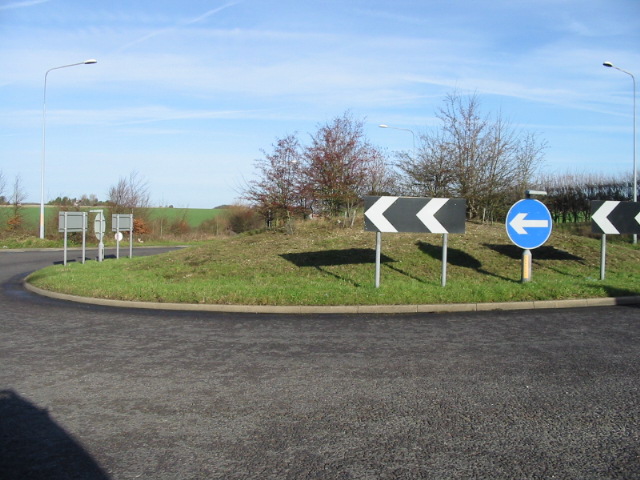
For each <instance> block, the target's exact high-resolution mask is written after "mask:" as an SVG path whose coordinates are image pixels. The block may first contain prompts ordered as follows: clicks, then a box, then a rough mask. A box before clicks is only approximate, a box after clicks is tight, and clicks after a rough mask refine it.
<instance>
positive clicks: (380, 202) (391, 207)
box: [364, 196, 467, 288]
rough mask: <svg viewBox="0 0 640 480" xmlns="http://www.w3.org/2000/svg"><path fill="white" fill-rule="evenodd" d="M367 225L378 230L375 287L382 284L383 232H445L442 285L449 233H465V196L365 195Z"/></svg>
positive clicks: (366, 226) (445, 269)
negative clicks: (381, 256)
mask: <svg viewBox="0 0 640 480" xmlns="http://www.w3.org/2000/svg"><path fill="white" fill-rule="evenodd" d="M364 209H365V211H364V220H365V221H364V228H365V230H366V231H372V232H376V274H375V286H376V288H379V287H380V255H381V253H380V251H381V248H382V247H381V245H382V236H381V234H382V232H388V233H401V232H413V233H442V234H443V237H442V286H443V287H444V286H445V285H446V283H447V244H448V234H449V233H465V222H466V214H467V204H466V200H465V199H464V198H417V197H390V196H383V197H365V198H364Z"/></svg>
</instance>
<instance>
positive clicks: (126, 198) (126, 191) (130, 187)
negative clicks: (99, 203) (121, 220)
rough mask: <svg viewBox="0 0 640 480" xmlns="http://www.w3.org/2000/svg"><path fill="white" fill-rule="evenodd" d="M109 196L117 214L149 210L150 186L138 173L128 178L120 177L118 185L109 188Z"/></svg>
mask: <svg viewBox="0 0 640 480" xmlns="http://www.w3.org/2000/svg"><path fill="white" fill-rule="evenodd" d="M107 195H108V203H109V204H110V205H111V207H112V208H113V210H114V212H115V213H121V212H125V211H130V210H132V209H134V208H137V209H141V208H148V207H149V203H150V201H149V187H148V184H147V182H146V181H145V180H144V179H143V178H141V177H140V176H139V174H138V172H136V171H133V172H131V173H130V174H129V176H128V177H120V179H119V180H118V183H116V184H115V185H113V186H112V187H111V188H109V192H108V194H107Z"/></svg>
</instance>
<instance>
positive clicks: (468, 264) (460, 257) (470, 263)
mask: <svg viewBox="0 0 640 480" xmlns="http://www.w3.org/2000/svg"><path fill="white" fill-rule="evenodd" d="M416 245H417V246H418V248H419V249H420V251H421V252H423V253H426V254H427V255H429V256H430V257H432V258H434V259H436V260H442V246H440V245H431V244H429V243H426V242H423V241H418V242H416ZM521 255H522V254H521ZM447 264H449V265H453V266H456V267H462V268H470V269H471V270H475V271H476V272H478V273H482V274H483V275H489V276H492V277H495V278H499V279H501V280H505V281H507V282H514V283H517V281H516V280H514V279H513V278H508V277H503V276H502V275H498V274H496V273H493V272H489V271H488V270H485V269H484V268H482V262H481V261H480V260H478V259H477V258H476V257H474V256H472V255H469V254H468V253H466V252H463V251H462V250H459V249H457V248H451V247H447Z"/></svg>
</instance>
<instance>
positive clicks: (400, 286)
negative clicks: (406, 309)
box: [28, 221, 640, 305]
mask: <svg viewBox="0 0 640 480" xmlns="http://www.w3.org/2000/svg"><path fill="white" fill-rule="evenodd" d="M441 245H442V236H441V235H424V234H421V235H419V234H383V235H382V254H383V257H382V271H381V286H380V288H378V289H376V288H375V287H374V274H375V263H374V262H375V234H374V233H371V232H364V231H363V230H362V228H361V227H360V228H359V227H355V228H353V229H348V228H345V229H337V228H334V227H329V226H327V225H326V224H325V223H323V222H315V221H309V222H305V223H303V224H300V225H298V226H297V227H296V229H295V231H294V233H293V234H284V233H279V232H265V233H260V234H256V235H238V236H235V237H231V238H219V239H214V240H211V241H209V242H207V243H206V244H204V245H198V246H194V247H190V248H188V249H184V250H181V251H176V252H171V253H168V254H164V255H158V256H153V257H141V258H133V259H120V260H117V261H116V260H108V261H105V262H103V263H97V262H87V263H86V264H85V265H82V264H79V263H78V264H75V263H71V264H69V265H67V266H66V267H64V266H61V265H57V266H52V267H48V268H45V269H43V270H41V271H38V272H36V273H34V274H32V275H31V276H30V277H29V279H28V281H29V282H31V283H32V284H33V285H35V286H37V287H40V288H44V289H49V290H54V291H58V292H62V293H70V294H75V295H81V296H89V297H101V298H109V299H120V300H140V301H157V302H184V303H208V304H247V305H384V304H386V305H398V304H434V303H476V302H503V301H524V300H551V299H571V298H592V297H608V296H624V295H637V294H640V282H639V279H640V248H638V247H637V246H633V245H631V244H630V243H628V242H625V241H616V242H609V245H608V250H607V275H606V280H604V281H601V280H599V275H600V241H599V240H597V239H593V238H588V237H584V236H578V235H573V234H571V233H562V232H559V231H554V232H553V233H552V235H551V237H550V239H549V241H548V242H547V243H546V245H544V246H542V247H540V248H538V249H535V250H533V280H532V281H531V282H529V283H526V284H522V283H521V282H520V275H521V273H520V272H521V260H520V259H521V256H522V250H521V249H520V248H518V247H516V246H514V245H512V244H511V242H510V241H509V239H508V237H507V235H506V232H505V229H504V225H478V224H473V223H469V224H467V233H466V234H464V235H462V234H459V235H453V234H452V235H449V249H448V274H447V285H446V287H442V286H441V268H442V263H441V252H442V249H441ZM134 255H135V253H134Z"/></svg>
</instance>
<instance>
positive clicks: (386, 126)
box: [378, 124, 389, 128]
mask: <svg viewBox="0 0 640 480" xmlns="http://www.w3.org/2000/svg"><path fill="white" fill-rule="evenodd" d="M378 126H379V127H380V128H389V125H385V124H382V125H378Z"/></svg>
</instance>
